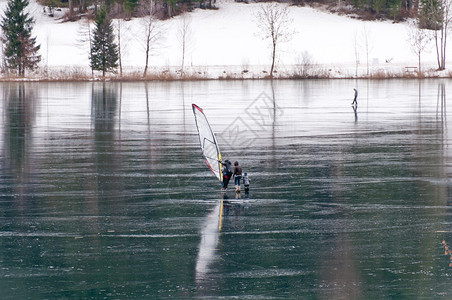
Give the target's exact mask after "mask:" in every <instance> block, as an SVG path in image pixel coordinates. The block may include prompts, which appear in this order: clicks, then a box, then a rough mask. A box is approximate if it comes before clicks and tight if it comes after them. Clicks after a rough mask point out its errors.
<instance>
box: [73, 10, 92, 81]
mask: <svg viewBox="0 0 452 300" xmlns="http://www.w3.org/2000/svg"><path fill="white" fill-rule="evenodd" d="M77 35H78V38H77V39H76V45H77V46H78V47H79V48H80V49H81V50H82V53H84V54H87V55H90V54H91V48H92V36H91V21H90V20H89V19H84V20H83V21H82V22H79V28H78V30H77ZM91 75H92V76H94V70H93V69H92V68H91Z"/></svg>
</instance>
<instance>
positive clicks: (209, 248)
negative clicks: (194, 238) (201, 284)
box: [196, 201, 223, 281]
mask: <svg viewBox="0 0 452 300" xmlns="http://www.w3.org/2000/svg"><path fill="white" fill-rule="evenodd" d="M222 202H223V201H218V204H217V205H216V206H215V207H214V209H213V210H212V211H211V212H210V213H209V214H208V215H207V218H206V221H205V222H204V224H203V227H202V229H201V242H200V244H199V252H198V256H197V258H196V281H202V280H205V279H207V275H208V273H209V271H210V266H211V265H212V263H213V262H214V261H215V260H216V258H217V257H218V256H217V253H216V250H217V246H218V241H219V234H220V230H221V222H222V220H221V218H222V205H223V204H222Z"/></svg>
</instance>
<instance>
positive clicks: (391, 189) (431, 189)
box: [0, 80, 452, 299]
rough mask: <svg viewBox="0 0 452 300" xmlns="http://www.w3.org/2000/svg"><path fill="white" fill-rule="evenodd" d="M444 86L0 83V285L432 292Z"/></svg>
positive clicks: (441, 270)
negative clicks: (223, 177) (210, 141)
mask: <svg viewBox="0 0 452 300" xmlns="http://www.w3.org/2000/svg"><path fill="white" fill-rule="evenodd" d="M450 86H451V81H449V80H423V81H420V82H419V81H417V80H389V81H387V80H377V81H355V80H310V81H307V80H306V81H289V80H287V81H276V82H274V83H273V84H272V83H271V82H270V81H244V82H243V81H200V82H171V83H167V82H153V83H143V82H137V83H134V82H131V83H129V82H127V83H106V84H103V83H1V84H0V87H1V92H2V95H3V97H2V100H1V101H0V111H1V113H0V298H1V299H178V298H184V299H187V298H188V299H190V298H196V299H198V298H201V299H202V298H207V299H218V298H222V299H271V298H275V299H281V298H292V299H294V298H309V299H353V298H355V299H388V298H407V299H414V298H429V299H431V298H450V297H452V287H451V284H450V283H451V275H452V250H449V246H451V247H452V207H451V203H452V199H451V194H452V193H451V187H452V181H451V179H450V174H451V172H452V149H451V146H452V139H451V138H452V136H451V134H452V127H451V126H450V125H449V122H448V118H447V117H448V116H447V112H448V111H449V110H450V109H451V108H450V106H449V104H448V103H447V101H446V99H447V97H446V96H447V95H450V94H452V91H450ZM355 87H356V88H357V89H358V91H359V96H358V108H357V109H356V111H355V110H354V109H353V108H352V107H351V105H350V104H351V102H352V100H353V88H355ZM192 103H196V104H197V105H199V106H200V107H202V108H203V109H204V112H205V113H206V115H207V117H208V118H209V121H210V123H211V125H212V129H213V130H214V131H215V132H216V135H217V139H218V141H219V143H220V149H221V151H222V155H223V158H226V159H230V160H232V161H234V160H238V161H239V162H240V163H241V165H242V166H243V169H244V171H246V172H248V174H249V176H250V178H251V180H252V182H251V191H250V193H249V195H245V194H244V193H242V194H241V195H240V197H236V194H235V192H233V191H232V189H231V188H230V189H231V190H230V191H228V192H227V193H225V194H222V193H221V192H220V184H219V182H218V181H217V179H216V178H215V177H214V176H213V174H211V172H210V170H209V169H208V167H207V166H206V164H205V163H204V161H203V159H202V157H201V155H200V149H199V143H198V140H197V134H196V126H195V123H194V118H193V113H192V110H191V104H192ZM451 249H452V248H451Z"/></svg>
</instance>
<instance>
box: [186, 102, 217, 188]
mask: <svg viewBox="0 0 452 300" xmlns="http://www.w3.org/2000/svg"><path fill="white" fill-rule="evenodd" d="M192 108H193V114H194V115H195V120H196V127H197V128H198V134H199V143H200V144H201V150H202V155H203V156H204V159H205V160H206V163H207V165H208V166H209V168H210V170H212V172H213V173H214V174H215V176H216V177H217V178H218V180H220V181H222V174H221V164H220V161H221V154H220V149H219V148H218V144H217V140H216V139H215V135H214V133H213V131H212V128H210V125H209V121H207V117H206V115H205V114H204V112H203V111H202V109H201V108H200V107H199V106H197V105H196V104H192Z"/></svg>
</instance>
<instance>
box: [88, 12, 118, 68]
mask: <svg viewBox="0 0 452 300" xmlns="http://www.w3.org/2000/svg"><path fill="white" fill-rule="evenodd" d="M118 59H119V57H118V46H117V45H116V43H115V36H114V34H113V25H112V23H111V20H110V18H109V17H108V16H107V12H106V10H105V9H102V10H101V11H100V12H99V14H98V16H97V18H96V27H95V29H94V33H93V43H92V48H91V56H90V60H91V68H92V69H93V70H97V71H102V76H105V72H111V71H115V70H116V68H117V67H118Z"/></svg>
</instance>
